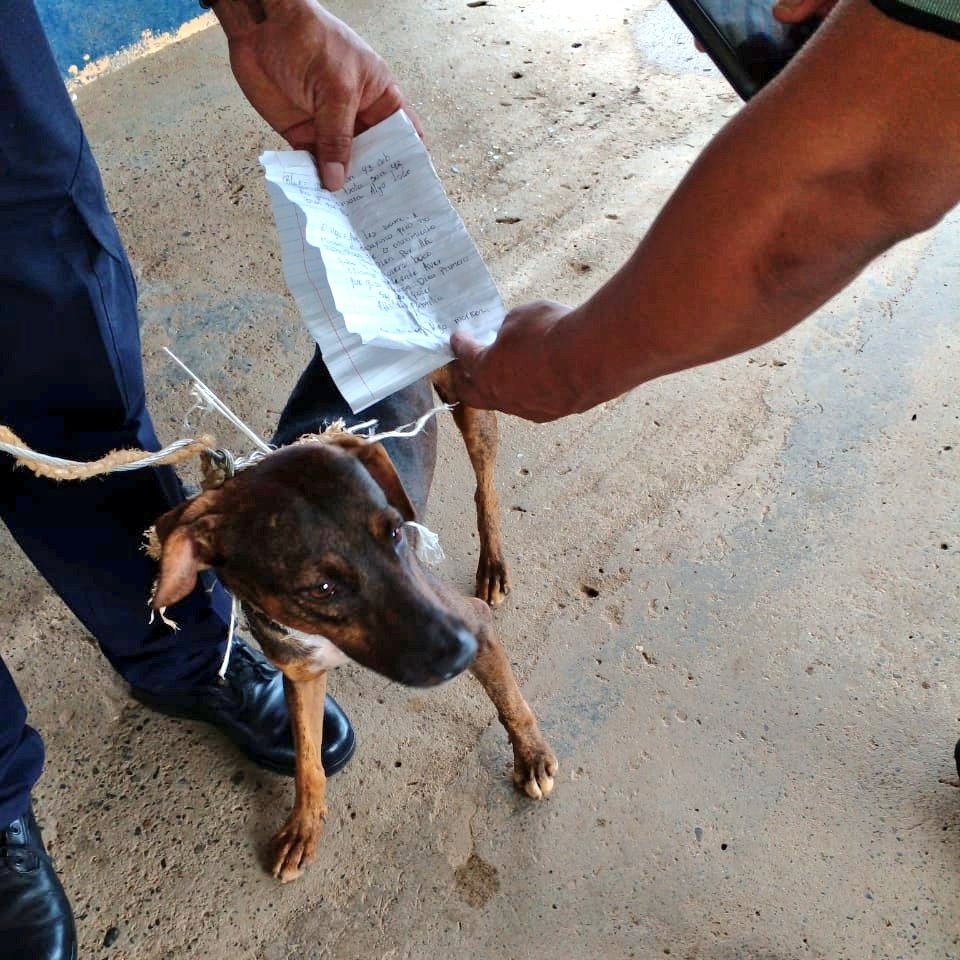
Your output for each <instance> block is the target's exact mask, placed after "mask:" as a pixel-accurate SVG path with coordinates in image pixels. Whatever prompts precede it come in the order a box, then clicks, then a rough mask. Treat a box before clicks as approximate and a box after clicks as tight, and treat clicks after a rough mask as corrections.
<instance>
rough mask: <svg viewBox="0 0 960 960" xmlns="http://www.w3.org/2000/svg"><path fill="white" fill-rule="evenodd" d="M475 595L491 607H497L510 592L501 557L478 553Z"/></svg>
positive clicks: (505, 566)
mask: <svg viewBox="0 0 960 960" xmlns="http://www.w3.org/2000/svg"><path fill="white" fill-rule="evenodd" d="M475 592H476V595H477V597H479V598H480V599H481V600H483V601H484V602H485V603H488V604H489V605H490V606H491V607H499V606H500V604H501V603H503V601H504V600H505V599H506V597H507V594H508V593H509V592H510V577H509V575H508V574H507V565H506V564H505V563H504V562H503V557H501V556H499V555H497V556H490V555H487V554H485V553H484V552H483V551H481V552H480V561H479V563H478V564H477V587H476V591H475Z"/></svg>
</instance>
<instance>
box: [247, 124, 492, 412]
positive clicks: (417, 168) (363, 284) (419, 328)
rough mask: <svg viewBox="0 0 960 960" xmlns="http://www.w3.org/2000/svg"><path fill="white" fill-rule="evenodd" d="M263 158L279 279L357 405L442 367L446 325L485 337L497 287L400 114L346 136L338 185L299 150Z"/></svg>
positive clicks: (357, 408) (338, 380) (446, 351)
mask: <svg viewBox="0 0 960 960" xmlns="http://www.w3.org/2000/svg"><path fill="white" fill-rule="evenodd" d="M260 162H261V163H262V164H263V167H264V169H265V171H266V179H267V190H268V192H269V194H270V199H271V202H272V206H273V213H274V219H275V220H276V223H277V230H278V233H279V236H280V246H281V251H282V255H283V269H284V275H285V277H286V280H287V285H288V286H289V288H290V292H291V293H292V294H293V296H294V299H295V300H296V302H297V306H298V307H299V309H300V313H301V316H302V317H303V320H304V322H305V323H306V325H307V328H308V329H309V331H310V333H311V334H312V335H313V337H314V339H315V340H316V341H317V343H318V344H319V345H320V349H321V351H322V353H323V358H324V361H325V362H326V364H327V367H328V368H329V370H330V373H331V375H332V376H333V379H334V381H335V382H336V384H337V386H338V387H339V388H340V391H341V393H343V395H344V397H345V398H346V399H347V402H348V403H349V404H350V406H351V407H352V408H353V410H354V412H360V411H361V410H363V409H364V408H366V407H368V406H370V405H371V404H373V403H375V402H376V401H377V400H380V399H382V398H383V397H386V396H388V395H389V394H391V393H393V392H394V391H396V390H399V389H400V388H401V387H404V386H406V385H407V384H409V383H413V381H414V380H417V379H419V378H420V377H422V376H424V375H425V374H427V373H429V372H430V371H432V370H436V369H437V368H438V367H440V366H443V364H445V363H447V362H448V361H449V360H450V359H451V356H452V355H451V353H450V348H449V343H448V341H449V337H450V333H451V332H452V331H453V330H454V329H456V328H461V329H463V330H465V331H467V332H468V333H470V334H471V335H472V336H473V337H475V338H476V339H478V340H480V341H481V342H484V343H489V342H491V341H492V340H493V338H494V336H495V335H496V331H497V330H498V329H499V327H500V324H501V323H502V322H503V315H504V309H503V303H502V301H501V299H500V295H499V294H498V293H497V289H496V286H495V285H494V283H493V280H492V279H491V277H490V274H489V272H488V271H487V268H486V266H485V265H484V263H483V260H482V259H481V257H480V254H479V252H478V251H477V248H476V246H475V245H474V243H473V240H471V238H470V235H469V234H468V233H467V231H466V228H465V227H464V225H463V222H462V221H461V220H460V218H459V217H458V216H457V214H456V211H455V210H454V209H453V207H452V206H451V205H450V201H449V200H448V199H447V196H446V194H445V193H444V192H443V187H442V186H441V184H440V181H439V179H438V178H437V175H436V172H435V170H434V169H433V165H432V163H431V162H430V157H429V155H428V154H427V152H426V150H425V148H424V146H423V144H422V143H421V141H420V138H419V137H418V136H417V133H416V131H415V130H414V128H413V125H412V124H411V123H410V121H409V119H408V118H407V117H406V115H405V114H404V113H402V112H399V113H395V114H394V115H393V116H392V117H390V118H388V119H387V120H385V121H383V123H380V124H378V125H377V126H376V127H373V128H371V129H370V130H367V131H366V132H364V133H361V134H360V135H359V136H357V137H356V138H355V139H354V144H353V153H352V155H351V159H350V176H349V178H348V179H347V182H346V183H345V184H344V187H343V189H342V190H339V191H337V192H336V193H330V192H328V191H326V190H324V189H323V188H322V187H321V185H320V180H319V178H318V176H317V172H316V168H315V166H314V163H313V159H312V157H311V156H310V154H309V153H307V152H306V151H302V150H294V151H282V152H270V153H264V154H263V156H261V158H260Z"/></svg>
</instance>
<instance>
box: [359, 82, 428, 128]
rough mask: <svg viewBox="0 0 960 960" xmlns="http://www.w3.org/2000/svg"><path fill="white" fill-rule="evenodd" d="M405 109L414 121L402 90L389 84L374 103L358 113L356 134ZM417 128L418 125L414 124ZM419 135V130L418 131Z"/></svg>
mask: <svg viewBox="0 0 960 960" xmlns="http://www.w3.org/2000/svg"><path fill="white" fill-rule="evenodd" d="M400 109H403V110H405V111H406V113H407V114H408V115H409V116H410V119H411V120H412V119H413V113H412V111H411V110H410V108H409V107H408V106H407V102H406V100H404V98H403V94H402V93H401V92H400V88H399V87H398V86H397V85H396V84H395V83H391V84H388V85H387V87H386V89H385V90H384V91H383V93H381V94H380V96H379V97H377V99H376V100H374V101H373V103H368V104H367V105H366V106H365V107H363V108H362V109H361V110H358V111H357V123H356V132H357V133H360V132H361V131H363V130H367V129H369V128H370V127H374V126H376V125H377V124H378V123H380V122H381V121H383V120H386V119H387V117H392V116H393V114H395V113H396V112H397V111H398V110H400ZM414 126H416V124H414ZM417 132H418V133H419V130H418V131H417Z"/></svg>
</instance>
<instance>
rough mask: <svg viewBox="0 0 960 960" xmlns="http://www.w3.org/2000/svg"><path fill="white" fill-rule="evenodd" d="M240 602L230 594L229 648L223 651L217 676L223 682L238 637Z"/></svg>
mask: <svg viewBox="0 0 960 960" xmlns="http://www.w3.org/2000/svg"><path fill="white" fill-rule="evenodd" d="M239 613H240V601H239V600H238V599H237V597H235V596H234V595H233V594H232V593H231V594H230V624H229V626H228V627H227V648H226V650H224V651H223V662H222V663H221V664H220V669H219V670H218V671H217V676H218V677H219V678H220V679H221V680H222V679H223V678H224V677H225V676H226V675H227V666H228V665H229V663H230V654H231V653H233V640H234V637H236V635H237V620H239V619H240V617H239Z"/></svg>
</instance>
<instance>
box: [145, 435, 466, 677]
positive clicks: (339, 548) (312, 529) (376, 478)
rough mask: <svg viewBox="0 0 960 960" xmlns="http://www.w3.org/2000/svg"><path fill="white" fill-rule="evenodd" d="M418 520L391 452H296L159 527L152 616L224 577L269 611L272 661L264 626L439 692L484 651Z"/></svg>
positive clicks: (340, 447) (333, 443)
mask: <svg viewBox="0 0 960 960" xmlns="http://www.w3.org/2000/svg"><path fill="white" fill-rule="evenodd" d="M414 518H415V517H414V509H413V507H412V505H411V503H410V501H409V499H408V498H407V495H406V493H405V492H404V489H403V485H402V484H401V482H400V479H399V477H398V476H397V473H396V471H395V470H394V468H393V464H392V463H391V462H390V458H389V457H388V456H387V454H386V452H385V451H384V449H383V448H382V447H381V446H380V445H379V444H375V443H369V442H367V441H366V440H363V439H361V438H358V437H355V436H352V435H350V434H341V435H339V436H337V437H336V439H333V440H328V441H325V442H317V443H302V444H295V445H292V446H289V447H285V448H283V449H282V450H278V451H277V452H275V453H272V454H270V455H269V456H268V457H266V458H265V459H264V460H262V461H260V462H259V463H257V464H255V465H254V466H251V467H248V468H247V469H245V470H243V471H241V472H240V473H238V474H237V475H236V476H234V477H232V478H230V479H229V480H226V481H225V482H224V483H223V484H222V485H221V486H219V487H216V488H215V489H212V490H207V491H205V492H204V493H201V494H200V495H199V496H197V497H195V498H193V499H192V500H188V501H187V502H185V503H183V504H181V505H180V506H178V507H176V508H175V509H174V510H171V511H170V512H169V513H166V514H164V515H163V516H162V517H161V518H160V519H159V520H158V521H157V524H156V535H157V536H156V542H157V549H158V552H159V560H160V573H159V577H158V579H157V585H156V590H155V592H154V597H153V600H152V604H153V606H154V607H155V608H156V609H162V608H164V607H167V606H170V605H172V604H175V603H176V602H177V601H178V600H181V599H183V598H184V597H185V596H186V595H187V594H188V593H190V592H191V591H192V590H193V589H194V587H195V586H196V583H197V574H198V572H199V571H200V570H202V569H205V568H210V567H212V568H213V569H215V570H216V572H217V575H218V576H219V578H220V580H221V582H222V583H223V584H224V585H225V586H226V587H227V589H228V590H230V591H231V592H233V593H234V594H235V595H236V596H238V597H239V598H240V599H241V600H242V601H244V602H245V603H246V604H247V605H248V607H250V606H252V607H253V608H255V610H256V611H257V613H258V616H257V617H249V618H248V619H250V622H251V628H252V629H254V631H255V633H256V635H257V638H258V640H260V642H261V645H262V646H264V649H265V650H266V652H267V653H268V655H271V656H273V654H272V652H271V651H270V650H269V649H267V644H268V642H269V638H265V637H263V636H261V635H260V632H257V623H256V622H255V621H257V620H262V617H261V616H259V615H264V616H265V617H266V618H268V619H269V620H272V621H274V622H275V623H277V624H281V625H282V626H284V627H287V628H289V629H291V630H293V631H298V632H299V633H301V634H305V635H308V637H309V636H312V637H316V638H321V637H322V638H326V640H327V641H329V642H331V643H332V644H334V645H335V646H336V647H337V648H338V649H339V650H340V651H342V652H343V653H345V654H346V655H347V656H348V657H350V658H351V659H352V660H355V661H357V662H358V663H360V664H362V665H364V666H366V667H369V668H371V669H373V670H376V671H377V672H379V673H382V674H384V675H385V676H387V677H389V678H390V679H392V680H397V681H399V682H401V683H406V684H411V685H414V686H425V685H429V684H433V683H439V682H442V681H444V680H447V679H449V678H451V677H453V676H455V675H456V674H458V673H460V672H461V671H462V670H464V669H465V668H466V667H467V666H469V664H470V663H471V661H472V660H473V657H474V655H475V654H476V640H475V638H474V637H473V635H472V634H471V633H470V632H469V630H468V629H467V628H466V626H465V625H464V624H463V623H462V622H461V621H460V620H459V619H457V618H456V617H454V616H452V615H451V614H450V613H449V611H448V610H447V609H446V608H445V607H444V606H443V604H442V603H441V602H440V600H439V598H438V597H437V595H436V593H435V592H434V590H433V589H432V587H431V584H430V580H429V578H428V577H427V576H426V575H425V573H424V571H423V569H422V568H421V567H420V565H419V564H418V563H417V562H416V559H415V557H414V556H413V551H412V548H411V547H410V545H409V544H408V543H407V538H406V533H405V531H404V523H405V522H406V521H409V520H413V519H414ZM291 649H295V648H290V647H288V648H286V650H285V651H280V652H278V654H277V655H276V656H274V659H277V660H279V662H282V661H283V659H284V656H289V655H290V650H291Z"/></svg>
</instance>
